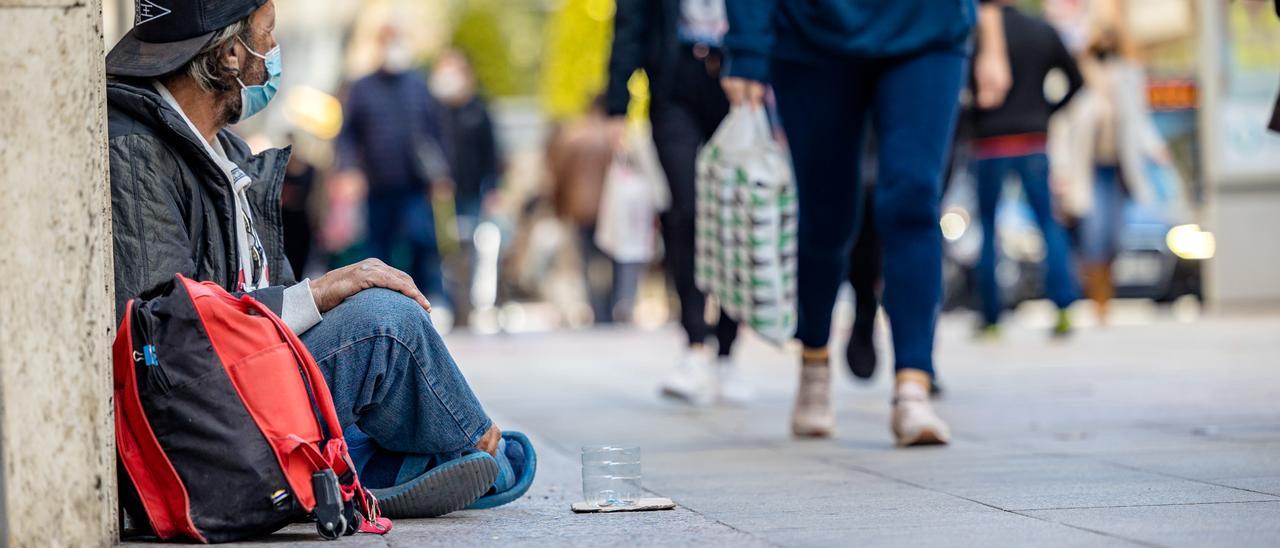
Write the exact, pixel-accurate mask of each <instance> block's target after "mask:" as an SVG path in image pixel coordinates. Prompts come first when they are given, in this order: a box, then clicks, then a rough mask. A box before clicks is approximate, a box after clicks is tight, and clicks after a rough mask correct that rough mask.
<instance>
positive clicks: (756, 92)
mask: <svg viewBox="0 0 1280 548" xmlns="http://www.w3.org/2000/svg"><path fill="white" fill-rule="evenodd" d="M720 87H722V88H724V94H725V96H726V97H728V98H729V104H730V105H733V106H740V105H747V106H750V107H751V108H753V109H757V108H760V107H761V106H762V105H763V104H764V84H763V83H761V82H757V81H755V80H750V79H747V78H738V77H735V76H726V77H724V78H721V79H720Z"/></svg>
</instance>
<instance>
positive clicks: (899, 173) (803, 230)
mask: <svg viewBox="0 0 1280 548" xmlns="http://www.w3.org/2000/svg"><path fill="white" fill-rule="evenodd" d="M965 66H966V60H965V57H964V55H963V54H962V53H961V52H958V51H935V52H924V53H920V54H915V55H911V56H906V57H898V58H890V59H854V58H836V57H832V58H827V59H814V60H809V61H806V62H795V61H785V60H775V61H774V65H773V82H774V84H773V85H774V92H775V93H776V95H777V99H778V111H779V115H780V116H781V118H782V126H783V129H785V130H786V134H787V141H788V142H789V144H790V148H791V156H792V162H793V163H794V167H795V175H796V184H797V191H798V197H799V208H800V218H799V265H798V267H799V272H798V283H799V288H800V290H799V326H798V328H797V332H796V337H797V338H798V339H800V342H801V343H803V344H804V345H805V346H806V347H811V348H818V347H825V346H826V345H827V343H828V341H829V339H830V337H831V313H832V309H833V307H834V306H835V300H836V292H837V290H838V289H839V287H840V284H841V282H843V281H844V280H845V279H846V274H847V271H848V269H849V252H850V249H851V248H852V246H853V242H854V238H855V236H856V232H857V227H858V225H859V218H858V215H859V208H860V203H859V202H860V197H861V195H862V192H861V190H860V188H859V187H860V179H861V177H860V176H859V173H860V171H859V170H860V166H859V163H860V162H859V159H860V158H859V156H860V153H861V150H862V141H863V137H864V136H863V133H864V131H865V128H866V120H867V117H868V116H870V118H871V122H872V124H871V125H872V128H873V131H875V132H876V137H877V140H878V142H879V147H880V148H879V153H878V158H877V160H878V162H879V165H878V168H879V180H878V182H877V186H876V194H875V200H876V203H875V205H874V207H875V208H876V212H875V215H876V219H875V220H876V226H877V228H878V229H879V230H880V238H881V242H882V245H883V249H884V308H885V311H886V312H887V313H888V316H889V324H890V328H891V331H892V334H893V348H894V356H895V361H896V363H895V364H894V365H895V369H897V370H902V369H918V370H922V371H924V372H926V373H929V374H931V375H932V374H933V338H934V325H935V323H936V322H937V318H938V310H939V305H940V302H941V299H942V235H941V233H940V231H939V228H938V215H939V212H938V209H939V201H940V197H941V196H940V195H941V192H940V188H941V179H942V172H943V165H944V163H945V161H946V158H947V155H948V151H949V148H950V145H951V135H952V133H953V130H954V126H955V119H956V111H957V108H958V101H959V96H960V87H961V83H962V82H963V79H964V73H965Z"/></svg>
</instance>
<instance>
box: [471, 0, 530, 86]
mask: <svg viewBox="0 0 1280 548" xmlns="http://www.w3.org/2000/svg"><path fill="white" fill-rule="evenodd" d="M451 8H452V9H451V13H452V15H453V17H454V24H453V29H454V31H453V39H452V40H451V42H452V43H453V46H454V47H456V48H458V49H459V50H461V51H463V52H464V53H466V55H467V57H468V58H470V59H471V63H472V65H473V66H474V67H475V70H476V75H477V77H478V78H479V80H480V85H481V87H482V88H483V89H484V91H485V93H487V94H488V95H491V96H499V97H503V96H519V95H532V94H534V93H536V91H537V84H538V80H539V78H538V75H539V73H540V69H541V68H542V67H541V65H542V59H543V46H544V40H543V31H542V29H543V27H544V26H545V25H546V22H547V19H548V3H547V2H546V1H545V0H465V1H455V2H454V3H453V4H452V6H451Z"/></svg>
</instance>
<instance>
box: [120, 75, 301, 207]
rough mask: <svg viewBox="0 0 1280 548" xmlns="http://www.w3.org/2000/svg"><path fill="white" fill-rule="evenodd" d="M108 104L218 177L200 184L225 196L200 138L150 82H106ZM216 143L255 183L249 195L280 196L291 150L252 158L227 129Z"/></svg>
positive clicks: (218, 172)
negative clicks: (219, 143)
mask: <svg viewBox="0 0 1280 548" xmlns="http://www.w3.org/2000/svg"><path fill="white" fill-rule="evenodd" d="M107 101H108V102H109V103H110V104H111V106H112V107H113V108H115V109H118V110H120V111H121V112H123V113H125V114H127V115H129V116H130V117H131V118H133V119H135V120H137V121H138V122H139V123H142V124H144V125H146V126H147V127H150V128H151V129H152V130H153V131H155V132H156V133H157V134H158V135H160V136H161V137H162V138H165V139H166V141H167V142H168V144H169V145H170V146H172V147H174V148H175V149H178V150H180V151H181V152H182V156H183V158H185V159H186V160H187V161H188V162H198V163H199V164H200V165H201V166H202V168H201V169H207V170H212V171H210V173H216V174H219V176H218V177H202V179H205V180H204V181H202V182H203V183H205V186H206V187H210V188H209V189H210V190H212V191H214V192H216V193H218V194H227V190H228V187H227V185H226V184H223V181H225V178H224V177H222V176H221V175H220V174H221V173H222V170H221V169H219V168H218V167H217V166H216V165H214V163H213V160H212V159H210V158H209V157H208V155H207V154H206V153H205V150H204V143H203V141H202V137H200V136H198V135H196V134H195V133H194V132H192V131H191V128H190V127H189V126H188V125H187V122H186V121H185V120H184V119H183V117H182V114H180V113H179V112H178V111H176V110H174V109H173V107H171V106H169V104H168V103H167V102H166V101H165V100H164V98H162V97H160V94H159V93H158V92H156V90H155V89H154V88H153V87H152V86H151V83H150V82H148V81H144V80H126V79H113V80H109V81H108V82H107ZM218 140H219V141H220V142H221V143H222V148H223V150H225V151H226V153H227V158H228V159H230V160H231V161H232V162H235V164H236V165H237V166H239V167H240V169H242V170H244V172H245V174H246V175H248V176H249V177H251V178H252V179H253V180H254V182H255V183H257V184H255V185H253V186H252V187H250V188H251V189H254V190H256V191H257V192H250V194H251V195H260V196H264V197H268V198H269V197H270V196H273V195H278V194H279V186H280V184H281V182H282V181H283V180H284V166H285V164H287V163H288V161H289V155H290V153H291V148H288V147H286V148H283V149H268V150H265V151H263V152H262V153H260V154H256V155H255V154H253V153H252V151H250V149H249V146H248V145H247V144H246V143H245V142H244V140H243V139H241V138H240V137H239V136H237V135H236V134H235V133H233V132H232V131H231V130H229V129H226V128H223V129H221V130H219V131H218ZM192 167H193V168H194V167H196V166H192ZM254 187H258V188H254Z"/></svg>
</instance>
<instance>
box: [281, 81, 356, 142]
mask: <svg viewBox="0 0 1280 548" xmlns="http://www.w3.org/2000/svg"><path fill="white" fill-rule="evenodd" d="M284 116H285V118H286V119H288V120H289V123H291V124H293V125H295V126H297V127H298V128H299V129H301V130H303V131H305V132H307V133H310V134H311V135H314V136H316V137H317V138H320V139H332V138H334V137H337V136H338V131H339V130H341V129H342V103H341V102H339V101H338V99H337V98H336V97H334V96H332V95H329V94H328V93H325V92H323V91H320V90H318V89H316V88H313V87H309V86H294V87H292V88H289V91H288V93H287V94H286V95H285V100H284Z"/></svg>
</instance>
